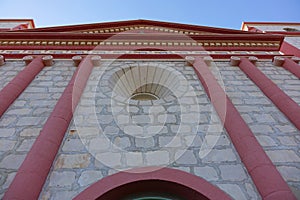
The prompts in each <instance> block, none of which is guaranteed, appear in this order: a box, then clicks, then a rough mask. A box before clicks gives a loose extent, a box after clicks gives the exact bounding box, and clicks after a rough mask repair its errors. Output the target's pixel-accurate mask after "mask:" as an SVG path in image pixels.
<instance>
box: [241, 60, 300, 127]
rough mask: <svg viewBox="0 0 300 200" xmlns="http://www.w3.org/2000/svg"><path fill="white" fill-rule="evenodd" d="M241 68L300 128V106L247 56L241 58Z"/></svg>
mask: <svg viewBox="0 0 300 200" xmlns="http://www.w3.org/2000/svg"><path fill="white" fill-rule="evenodd" d="M239 68H240V69H241V70H242V71H243V72H244V73H245V74H246V75H247V76H248V77H249V78H250V79H251V80H252V81H253V82H254V83H255V84H256V85H257V86H258V87H259V89H260V90H261V91H262V92H263V93H264V94H265V95H266V96H267V97H268V98H269V99H270V100H271V101H272V102H273V103H274V104H275V105H276V106H277V108H278V109H279V110H280V111H281V112H282V113H284V114H285V116H286V117H287V118H288V119H289V120H290V121H291V122H292V123H293V124H294V125H295V126H296V127H297V128H298V129H299V130H300V106H299V105H298V104H297V103H296V102H295V101H293V100H292V99H291V97H289V96H288V95H287V94H285V93H284V92H283V91H282V90H281V89H280V88H279V87H278V86H277V85H276V84H275V83H273V81H272V80H270V79H269V78H268V77H267V76H266V75H264V74H263V73H262V72H261V71H260V70H259V69H257V67H256V66H255V65H253V64H252V63H251V62H250V61H249V60H248V59H247V58H241V62H240V64H239Z"/></svg>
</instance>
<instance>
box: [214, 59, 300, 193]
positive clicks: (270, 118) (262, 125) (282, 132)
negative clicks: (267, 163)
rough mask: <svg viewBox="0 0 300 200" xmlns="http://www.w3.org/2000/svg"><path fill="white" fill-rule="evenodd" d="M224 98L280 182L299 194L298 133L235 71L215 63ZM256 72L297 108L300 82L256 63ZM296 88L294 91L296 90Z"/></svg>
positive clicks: (299, 139)
mask: <svg viewBox="0 0 300 200" xmlns="http://www.w3.org/2000/svg"><path fill="white" fill-rule="evenodd" d="M216 65H217V68H218V69H219V71H220V73H221V76H222V79H223V81H224V85H225V88H226V92H227V95H228V96H229V97H230V99H231V100H232V102H233V104H234V105H235V107H236V108H237V109H238V111H239V112H240V113H241V115H242V117H243V118H244V120H245V121H246V122H247V124H248V125H249V127H250V129H251V130H252V132H253V133H254V134H255V136H256V138H257V139H258V141H259V143H260V144H261V146H262V147H263V148H264V150H265V151H266V153H267V154H268V156H269V157H270V159H271V160H272V162H273V163H274V164H275V166H276V167H277V169H278V170H279V172H280V173H281V174H282V176H283V178H284V179H285V180H286V181H287V182H288V184H289V185H290V186H291V187H293V189H294V190H300V179H299V177H300V146H299V143H300V137H299V130H297V129H296V128H295V127H294V125H293V124H292V123H291V122H290V121H289V120H288V119H287V118H286V117H285V116H284V115H283V114H282V113H281V112H280V111H279V110H278V109H277V107H276V106H275V105H274V104H273V103H272V102H271V101H270V100H269V99H268V98H267V97H266V96H264V94H263V93H262V92H261V91H260V89H259V88H258V87H257V86H256V85H255V84H254V83H253V82H252V81H251V80H249V79H248V77H247V76H246V75H245V74H244V73H243V72H242V71H241V70H240V69H239V68H238V67H232V66H230V65H229V64H228V63H226V62H216ZM257 66H258V68H259V69H260V70H261V71H262V72H263V73H264V74H265V75H267V76H268V77H269V78H270V79H271V80H272V81H273V82H274V83H276V84H277V85H278V86H279V87H280V88H281V89H282V90H283V91H284V92H285V93H286V94H288V95H291V98H292V99H293V100H294V101H296V102H297V103H298V104H299V98H300V93H299V88H300V80H299V79H298V78H296V77H295V76H294V75H293V74H291V73H290V72H288V71H287V70H285V69H284V68H281V67H276V66H273V65H272V63H271V62H259V63H257ZM296 88H298V89H296Z"/></svg>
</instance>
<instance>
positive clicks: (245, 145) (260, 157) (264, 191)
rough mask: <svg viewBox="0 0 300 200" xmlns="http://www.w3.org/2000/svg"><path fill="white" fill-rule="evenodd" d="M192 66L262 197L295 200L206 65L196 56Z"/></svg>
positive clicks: (266, 199) (276, 199) (265, 198)
mask: <svg viewBox="0 0 300 200" xmlns="http://www.w3.org/2000/svg"><path fill="white" fill-rule="evenodd" d="M193 66H194V69H195V72H196V74H197V76H198V77H199V79H200V81H201V83H202V85H203V86H204V88H205V91H206V93H207V94H208V96H209V98H210V99H211V102H212V104H213V105H214V107H215V109H216V111H217V113H218V115H219V117H220V119H221V120H222V122H223V123H224V126H225V128H226V130H227V132H228V135H229V136H230V138H231V141H232V143H233V144H234V146H235V148H236V150H237V152H238V154H239V156H240V158H241V160H242V162H243V163H244V165H245V167H246V168H247V170H248V172H249V174H250V176H251V178H252V180H253V182H254V184H255V185H256V187H257V189H258V191H259V193H260V195H261V196H262V198H263V199H264V200H271V199H272V200H282V199H286V200H295V199H296V198H295V196H294V195H293V193H292V192H291V190H290V189H289V187H288V185H287V184H286V182H285V181H284V180H283V178H282V177H281V175H280V173H279V172H278V171H277V169H276V167H275V166H274V165H273V163H272V162H271V160H270V159H269V157H268V156H267V155H266V153H265V151H264V150H263V148H262V147H261V146H260V144H259V143H258V141H257V140H256V138H255V136H254V134H253V133H252V131H251V130H250V129H249V127H248V125H247V124H246V122H245V121H244V120H243V118H242V117H241V115H240V114H239V112H238V111H237V109H236V108H235V107H234V105H233V104H232V102H231V101H230V99H229V98H228V97H227V95H226V94H225V92H224V90H223V89H222V88H221V86H220V85H219V84H218V82H217V81H216V79H215V77H214V76H213V74H212V73H211V71H210V70H209V68H208V66H207V65H206V64H205V62H204V61H203V60H202V59H201V58H199V57H198V58H196V60H195V63H194V64H193Z"/></svg>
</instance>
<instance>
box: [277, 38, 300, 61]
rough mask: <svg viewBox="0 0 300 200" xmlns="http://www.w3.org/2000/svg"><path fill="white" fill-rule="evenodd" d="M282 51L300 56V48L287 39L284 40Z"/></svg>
mask: <svg viewBox="0 0 300 200" xmlns="http://www.w3.org/2000/svg"><path fill="white" fill-rule="evenodd" d="M280 51H281V52H282V53H284V54H290V55H294V56H297V57H300V50H299V49H298V48H297V47H295V46H293V45H291V44H290V43H288V42H286V41H283V42H282V44H281V47H280Z"/></svg>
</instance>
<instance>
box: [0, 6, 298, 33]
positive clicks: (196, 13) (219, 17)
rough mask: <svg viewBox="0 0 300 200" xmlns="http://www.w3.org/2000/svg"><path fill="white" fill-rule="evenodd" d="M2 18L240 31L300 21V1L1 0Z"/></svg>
mask: <svg viewBox="0 0 300 200" xmlns="http://www.w3.org/2000/svg"><path fill="white" fill-rule="evenodd" d="M0 9H1V12H0V18H33V19H34V20H35V23H36V26H37V27H45V26H57V25H71V24H82V23H97V22H107V21H120V20H130V19H149V20H159V21H169V22H178V23H188V24H197V25H204V26H214V27H223V28H233V29H240V27H241V24H242V22H243V21H272V22H274V21H284V22H300V12H299V9H300V0H247V1H245V0H206V1H203V0H51V1H48V0H47V1H46V0H26V1H24V0H0Z"/></svg>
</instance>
